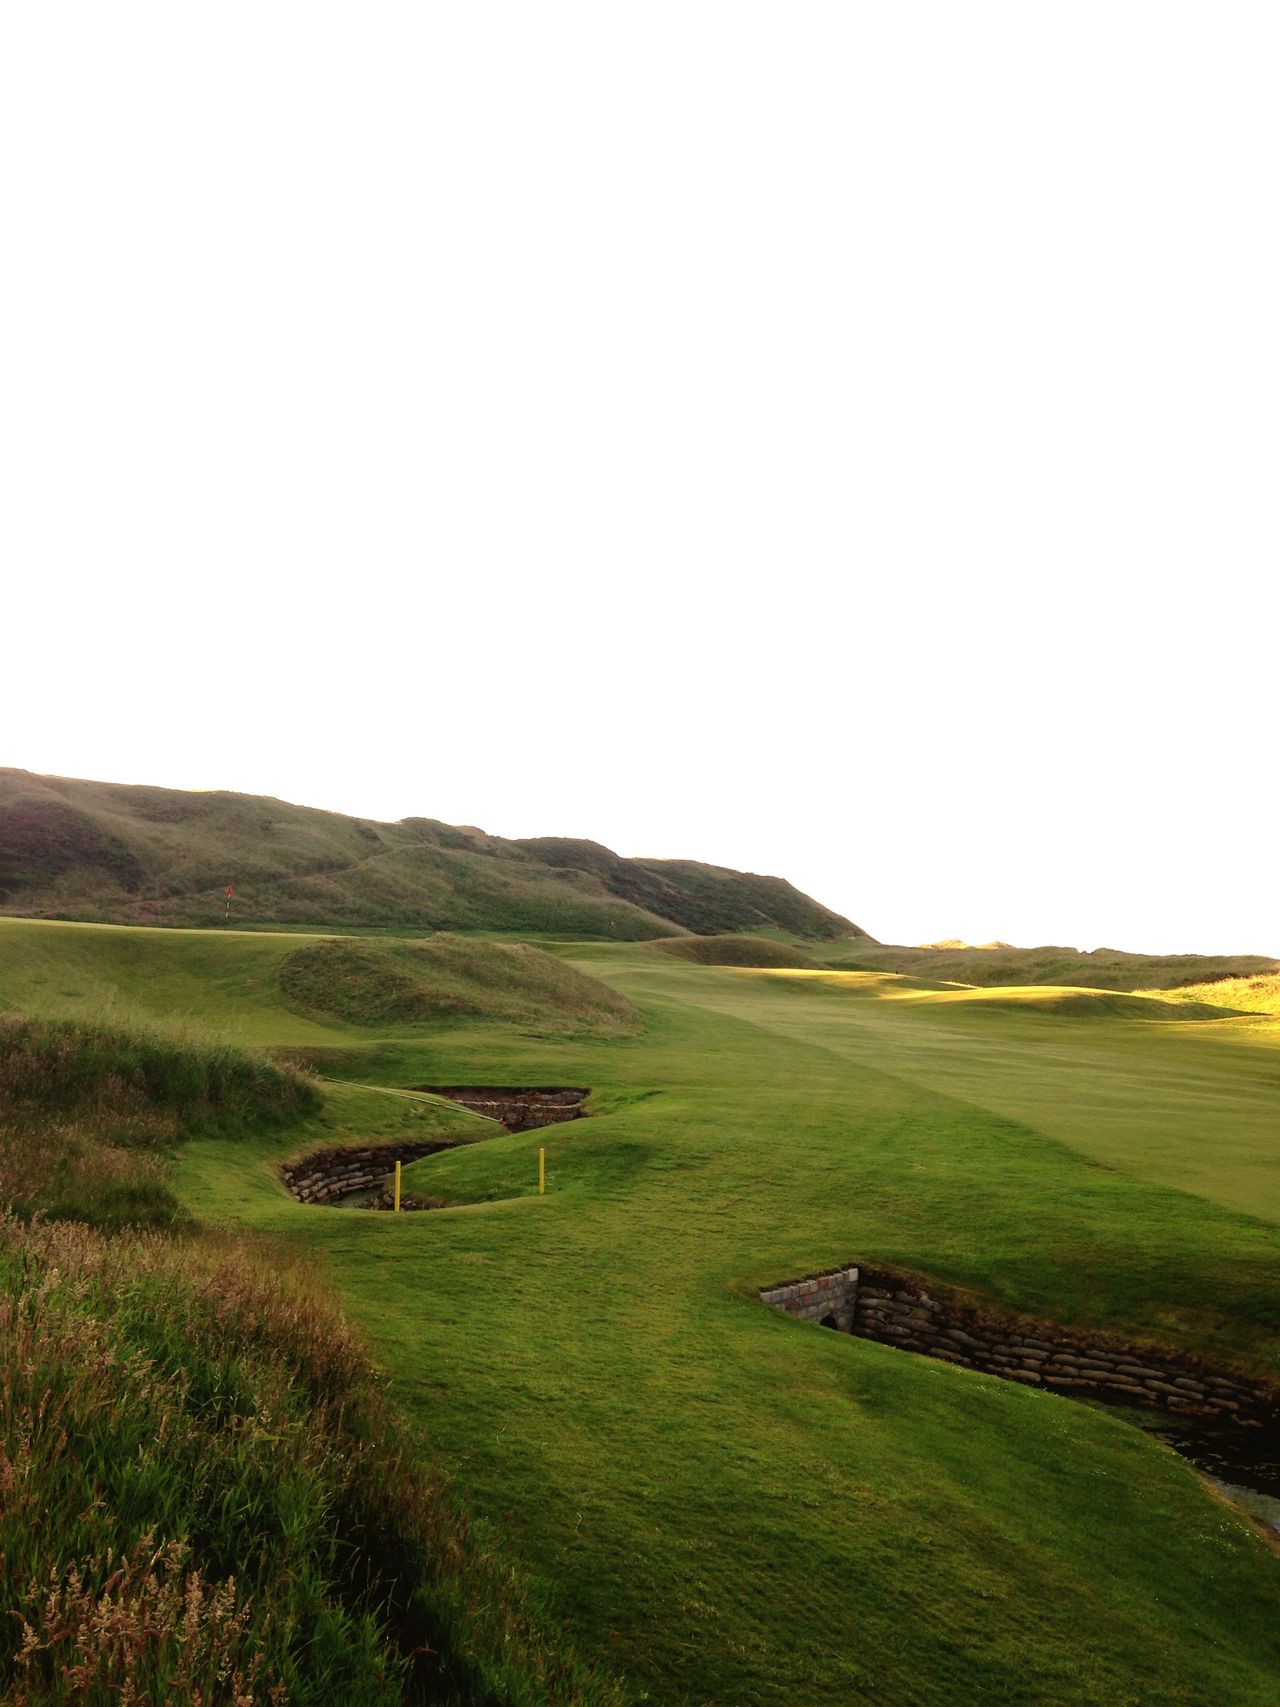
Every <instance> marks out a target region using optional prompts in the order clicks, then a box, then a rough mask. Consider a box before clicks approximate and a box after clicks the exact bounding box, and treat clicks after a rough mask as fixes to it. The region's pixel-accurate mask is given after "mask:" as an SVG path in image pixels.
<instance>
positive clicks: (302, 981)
mask: <svg viewBox="0 0 1280 1707" xmlns="http://www.w3.org/2000/svg"><path fill="white" fill-rule="evenodd" d="M278 977H279V984H280V989H281V990H282V991H283V993H284V996H285V998H286V1000H287V1001H288V1002H289V1004H290V1005H291V1006H292V1007H295V1008H297V1009H298V1010H300V1011H301V1012H302V1013H305V1014H308V1015H311V1016H315V1017H319V1018H323V1019H331V1020H341V1021H344V1022H345V1023H346V1024H348V1025H357V1026H385V1025H430V1024H439V1023H441V1022H442V1021H449V1020H503V1021H505V1022H507V1023H508V1024H515V1025H519V1026H521V1027H524V1028H527V1029H529V1030H532V1031H534V1032H535V1033H536V1034H537V1035H539V1036H542V1035H545V1034H547V1033H576V1034H580V1035H588V1036H595V1037H620V1036H625V1035H627V1034H629V1033H630V1032H633V1031H635V1030H637V1029H638V1028H639V1024H640V1019H639V1015H638V1013H637V1012H636V1010H635V1008H634V1007H633V1006H632V1005H631V1003H630V1002H629V1001H628V1000H627V999H626V997H625V996H621V995H619V994H617V992H616V991H614V990H611V989H610V988H609V987H608V986H607V985H606V984H602V983H600V981H599V980H598V979H595V978H592V977H590V976H589V975H588V974H586V973H584V972H578V971H576V970H575V969H574V968H573V967H572V966H568V965H566V964H565V962H563V961H561V960H557V959H556V958H555V956H554V955H551V954H548V953H546V951H545V950H543V949H540V948H533V947H531V946H529V945H528V944H526V943H498V942H477V941H475V940H473V939H469V938H464V937H457V936H443V935H442V936H433V937H428V938H425V939H424V940H422V941H419V942H385V941H381V940H378V939H376V938H364V937H334V938H326V939H324V940H323V941H321V942H314V943H309V944H308V945H307V946H306V947H305V948H299V949H296V950H295V951H294V952H293V953H292V954H290V955H288V956H287V958H286V959H284V960H283V961H282V962H281V964H280V968H279V972H278Z"/></svg>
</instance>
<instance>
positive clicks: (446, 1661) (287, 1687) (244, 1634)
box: [0, 1215, 617, 1707]
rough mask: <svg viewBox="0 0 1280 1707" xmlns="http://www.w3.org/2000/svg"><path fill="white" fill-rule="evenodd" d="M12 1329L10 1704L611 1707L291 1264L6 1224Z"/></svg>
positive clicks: (7, 1574)
mask: <svg viewBox="0 0 1280 1707" xmlns="http://www.w3.org/2000/svg"><path fill="white" fill-rule="evenodd" d="M0 1323H2V1324H3V1339H2V1341H0V1343H2V1344H3V1348H4V1349H3V1353H2V1354H0V1356H2V1360H3V1365H4V1367H5V1372H6V1378H5V1380H4V1382H3V1385H2V1388H0V1391H2V1394H3V1397H2V1398H0V1488H2V1489H3V1490H4V1498H3V1500H0V1608H3V1610H4V1612H5V1614H7V1616H5V1617H4V1618H3V1619H0V1696H3V1699H4V1700H5V1701H6V1702H10V1703H12V1704H13V1707H35V1704H36V1703H39V1704H40V1707H54V1704H58V1707H62V1704H66V1707H72V1704H75V1707H106V1704H107V1703H108V1702H134V1703H141V1702H146V1701H155V1702H159V1701H168V1702H175V1703H176V1702H201V1703H204V1707H258V1704H268V1703H270V1704H272V1707H281V1704H283V1703H288V1704H289V1707H303V1704H312V1707H330V1704H331V1703H333V1702H335V1701H341V1702H344V1703H346V1704H347V1707H399V1704H401V1703H403V1702H405V1701H409V1700H413V1701H425V1700H430V1701H434V1702H441V1703H448V1702H454V1703H463V1702H466V1703H472V1702H479V1701H484V1702H492V1703H494V1704H495V1707H497V1704H499V1703H510V1704H512V1707H516V1704H517V1703H528V1704H530V1707H532V1704H533V1703H535V1702H538V1703H541V1702H552V1701H554V1702H561V1703H565V1704H569V1703H578V1704H581V1707H610V1704H611V1703H613V1702H615V1701H616V1699H617V1698H616V1696H615V1695H614V1694H613V1692H612V1690H611V1688H610V1686H609V1685H608V1684H607V1683H605V1682H603V1681H598V1682H587V1681H585V1680H584V1679H583V1676H582V1674H580V1673H579V1671H578V1669H577V1668H576V1666H575V1665H574V1663H573V1662H572V1660H571V1659H569V1658H568V1657H566V1656H565V1655H564V1654H563V1653H560V1652H557V1651H556V1650H555V1649H554V1648H552V1647H551V1646H550V1645H549V1644H548V1643H547V1642H546V1641H545V1640H544V1639H543V1637H542V1636H541V1635H540V1634H539V1633H537V1632H538V1628H539V1625H535V1623H534V1621H533V1619H532V1617H531V1615H530V1613H529V1611H528V1609H527V1607H526V1606H525V1605H524V1604H523V1603H522V1601H521V1599H520V1596H519V1594H518V1592H517V1590H516V1589H515V1587H514V1585H513V1583H512V1581H511V1576H510V1571H509V1567H507V1566H505V1565H504V1564H502V1563H501V1562H500V1561H499V1560H498V1559H497V1558H495V1557H493V1556H492V1555H490V1554H487V1553H486V1552H485V1550H484V1548H483V1547H482V1546H481V1545H480V1544H479V1539H478V1537H477V1536H476V1535H474V1534H473V1533H472V1532H471V1531H470V1530H469V1528H468V1525H467V1524H466V1523H465V1522H464V1521H463V1520H461V1519H460V1518H459V1516H458V1515H457V1513H456V1512H455V1511H454V1510H453V1509H452V1507H451V1505H450V1503H449V1500H448V1498H447V1496H446V1495H445V1493H444V1492H443V1490H442V1488H441V1486H440V1484H439V1483H438V1482H435V1481H432V1480H429V1479H428V1478H426V1477H424V1475H423V1474H422V1472H421V1470H420V1469H418V1468H417V1467H416V1466H415V1463H414V1461H413V1456H412V1454H411V1453H410V1451H409V1449H408V1446H407V1443H406V1441H405V1440H404V1438H403V1437H402V1435H401V1432H400V1430H399V1427H398V1426H397V1424H396V1423H395V1421H394V1419H393V1418H392V1416H391V1415H390V1413H389V1412H388V1410H387V1407H386V1404H385V1402H384V1400H383V1399H382V1397H381V1393H380V1388H379V1384H378V1382H377V1379H376V1377H375V1376H374V1374H373V1371H372V1370H371V1368H370V1366H369V1364H368V1363H367V1361H366V1359H365V1357H364V1354H363V1351H362V1349H361V1347H360V1346H359V1345H358V1343H356V1342H355V1340H354V1339H353V1338H352V1335H351V1333H350V1331H349V1329H348V1328H347V1327H346V1325H345V1323H344V1322H343V1321H342V1319H341V1317H340V1316H338V1315H337V1313H336V1312H335V1311H334V1310H333V1309H332V1308H331V1307H330V1306H328V1305H327V1304H326V1302H325V1301H324V1299H323V1298H321V1297H319V1296H318V1295H317V1294H316V1293H315V1292H314V1290H313V1289H312V1288H310V1287H309V1286H308V1285H307V1284H306V1283H305V1281H303V1280H300V1279H299V1278H298V1277H297V1276H296V1275H290V1274H289V1273H288V1272H287V1271H286V1272H285V1273H284V1274H283V1275H282V1274H281V1273H280V1272H279V1267H278V1264H277V1263H275V1262H268V1261H266V1260H262V1259H254V1258H253V1257H252V1256H250V1255H247V1254H246V1253H245V1252H244V1251H243V1250H240V1249H237V1248H236V1247H235V1246H233V1245H218V1244H212V1243H205V1242H201V1241H190V1240H183V1241H178V1240H175V1239H173V1238H167V1237H163V1236H159V1235H155V1234H151V1235H118V1236H116V1237H114V1238H105V1237H103V1236H102V1235H101V1234H98V1233H95V1232H93V1231H91V1230H90V1229H88V1228H85V1227H82V1226H75V1225H50V1224H48V1223H43V1222H38V1223H36V1224H35V1225H23V1224H21V1223H19V1222H17V1221H15V1220H13V1219H12V1218H9V1217H5V1216H3V1215H0ZM539 1624H540V1621H539Z"/></svg>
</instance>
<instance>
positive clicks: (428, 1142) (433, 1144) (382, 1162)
mask: <svg viewBox="0 0 1280 1707" xmlns="http://www.w3.org/2000/svg"><path fill="white" fill-rule="evenodd" d="M456 1144H457V1140H456V1139H444V1140H441V1139H434V1140H432V1139H415V1140H414V1141H413V1142H411V1143H407V1144H335V1145H333V1146H332V1147H331V1148H329V1149H327V1150H315V1151H313V1152H312V1153H311V1154H310V1155H309V1156H303V1157H301V1158H300V1159H299V1160H298V1161H296V1162H288V1163H286V1164H285V1166H284V1167H282V1168H281V1170H280V1177H281V1179H282V1180H283V1181H284V1183H285V1185H286V1186H288V1188H289V1190H290V1191H291V1192H292V1193H293V1195H294V1196H295V1197H296V1198H297V1200H298V1202H299V1203H331V1202H332V1201H333V1200H334V1199H335V1198H340V1197H347V1196H349V1195H350V1194H351V1193H352V1192H353V1191H371V1190H373V1189H374V1188H375V1187H376V1186H380V1185H381V1184H382V1182H383V1181H384V1180H385V1179H386V1177H387V1175H388V1174H389V1173H390V1172H391V1170H392V1168H394V1167H395V1165H396V1163H397V1162H416V1161H419V1160H420V1159H421V1158H422V1157H423V1156H434V1155H435V1153H436V1151H437V1150H451V1149H454V1148H455V1147H456Z"/></svg>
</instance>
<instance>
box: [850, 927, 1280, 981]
mask: <svg viewBox="0 0 1280 1707" xmlns="http://www.w3.org/2000/svg"><path fill="white" fill-rule="evenodd" d="M820 958H821V959H822V960H823V962H824V963H825V964H826V965H828V966H832V967H837V968H838V967H849V968H851V969H855V968H856V969H860V970H863V971H867V972H901V973H904V974H906V975H907V976H909V977H913V978H934V979H938V980H942V981H945V982H947V983H955V984H987V985H997V984H1062V985H1070V986H1076V987H1079V986H1084V987H1086V988H1093V989H1101V990H1165V989H1173V988H1175V987H1177V986H1178V985H1183V984H1207V983H1210V982H1214V981H1216V980H1218V979H1222V978H1249V977H1258V976H1267V975H1271V974H1275V973H1276V972H1278V971H1280V963H1278V962H1276V961H1275V960H1272V959H1269V958H1268V957H1267V956H1266V955H1260V954H1222V955H1216V954H1129V953H1127V952H1125V951H1124V950H1123V949H1118V948H1095V949H1092V950H1082V949H1076V948H1013V947H1011V946H1010V945H1009V944H1008V943H1004V942H998V943H991V944H990V945H988V946H986V947H982V948H973V947H970V946H968V945H967V944H964V943H946V944H940V945H937V946H932V947H924V948H905V947H899V946H895V945H894V944H892V943H878V942H871V941H869V940H867V939H861V938H850V939H849V940H848V941H845V942H841V943H839V944H830V945H827V946H826V947H825V948H824V949H823V950H822V952H821V955H820Z"/></svg>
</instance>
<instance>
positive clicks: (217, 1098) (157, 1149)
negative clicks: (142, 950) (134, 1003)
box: [0, 1015, 320, 1226]
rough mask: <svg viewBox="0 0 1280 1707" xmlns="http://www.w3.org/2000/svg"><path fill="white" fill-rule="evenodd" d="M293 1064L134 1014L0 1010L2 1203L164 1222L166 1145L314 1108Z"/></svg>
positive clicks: (167, 1212) (26, 1209)
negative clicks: (40, 1015)
mask: <svg viewBox="0 0 1280 1707" xmlns="http://www.w3.org/2000/svg"><path fill="white" fill-rule="evenodd" d="M319 1107H320V1097H319V1094H318V1092H317V1091H316V1088H315V1086H314V1084H313V1083H312V1081H311V1080H309V1079H307V1078H306V1077H304V1076H303V1075H302V1074H301V1073H300V1072H298V1071H297V1070H296V1069H295V1068H292V1067H285V1066H281V1065H278V1064H276V1063H274V1062H272V1061H269V1060H267V1059H266V1058H265V1057H263V1056H258V1055H252V1054H250V1053H248V1052H247V1051H244V1050H240V1049H234V1048H231V1047H228V1046H227V1045H225V1044H219V1043H215V1042H209V1041H203V1040H199V1039H196V1038H194V1037H192V1036H190V1035H180V1036H177V1037H173V1036H166V1035H165V1034H163V1033H162V1032H159V1031H157V1030H156V1029H154V1028H153V1027H150V1026H147V1025H145V1024H141V1023H138V1022H137V1021H135V1022H134V1024H133V1025H132V1026H130V1027H127V1028H126V1027H123V1026H121V1025H119V1024H102V1023H86V1022H84V1021H79V1020H68V1019H43V1020H37V1019H25V1018H22V1017H20V1016H16V1015H8V1016H4V1017H0V1206H7V1207H8V1208H9V1209H11V1210H13V1211H16V1212H17V1213H19V1214H23V1215H31V1214H34V1213H35V1212H36V1211H37V1210H39V1211H40V1212H42V1213H44V1214H45V1215H49V1216H53V1217H57V1218H61V1219H68V1218H70V1219H77V1220H82V1221H86V1222H91V1223H94V1224H97V1225H131V1226H142V1225H152V1226H155V1225H163V1224H165V1223H167V1222H169V1221H171V1220H172V1219H173V1218H174V1215H175V1214H176V1212H177V1200H176V1199H175V1198H174V1196H173V1193H172V1191H171V1189H170V1184H169V1169H168V1166H167V1162H166V1157H167V1153H168V1151H169V1150H170V1148H171V1146H172V1145H173V1143H174V1142H175V1141H176V1139H177V1138H179V1137H180V1136H190V1135H191V1134H192V1133H195V1132H231V1133H235V1134H238V1135H244V1134H248V1133H252V1132H258V1131H263V1130H267V1129H270V1128H272V1127H277V1126H281V1125H285V1124H288V1123H289V1122H292V1121H296V1120H299V1119H302V1118H305V1117H307V1116H309V1115H313V1114H315V1113H317V1112H318V1110H319Z"/></svg>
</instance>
